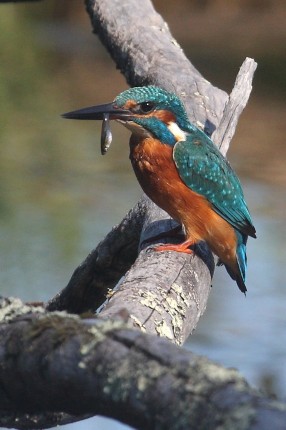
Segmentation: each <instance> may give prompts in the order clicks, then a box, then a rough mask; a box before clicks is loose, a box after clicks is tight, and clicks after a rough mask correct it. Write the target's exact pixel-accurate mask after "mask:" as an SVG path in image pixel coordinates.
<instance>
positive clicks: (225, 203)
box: [62, 85, 256, 294]
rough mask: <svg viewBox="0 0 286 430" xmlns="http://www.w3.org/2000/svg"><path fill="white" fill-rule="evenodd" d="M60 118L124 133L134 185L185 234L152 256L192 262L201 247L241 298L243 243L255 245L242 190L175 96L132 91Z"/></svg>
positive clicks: (244, 259)
mask: <svg viewBox="0 0 286 430" xmlns="http://www.w3.org/2000/svg"><path fill="white" fill-rule="evenodd" d="M62 116H63V117H64V118H67V119H82V120H103V119H104V120H105V121H106V119H110V120H116V121H117V122H119V123H121V124H123V125H124V126H125V127H127V129H129V130H130V131H131V137H130V141H129V146H130V160H131V164H132V167H133V170H134V172H135V175H136V177H137V180H138V182H139V184H140V185H141V187H142V189H143V191H144V192H145V194H146V195H147V196H148V197H149V198H150V199H151V200H152V201H153V202H154V203H155V204H157V205H158V206H159V207H160V208H162V209H163V210H165V211H166V212H167V213H168V214H169V215H170V216H171V217H172V218H173V219H175V220H176V221H178V222H179V223H180V224H181V225H182V226H183V230H184V234H185V240H184V241H183V242H182V243H179V244H164V245H159V246H157V247H156V248H155V251H176V252H183V253H187V254H192V253H193V252H194V251H193V248H194V245H195V244H197V243H199V242H201V241H205V242H206V243H207V245H208V246H209V248H210V249H211V251H212V252H213V253H214V254H215V255H217V256H218V262H219V263H218V264H224V265H225V267H226V270H227V272H228V273H229V275H230V276H231V278H232V279H233V280H234V281H236V283H237V286H238V288H239V289H240V291H242V292H243V293H244V294H245V293H246V291H247V288H246V284H245V278H246V266H247V255H246V243H247V239H248V236H251V237H253V238H256V230H255V228H254V225H253V222H252V219H251V216H250V213H249V210H248V207H247V204H246V201H245V198H244V194H243V190H242V186H241V183H240V181H239V178H238V177H237V175H236V173H235V172H234V170H233V169H232V167H231V165H230V163H229V162H228V160H227V159H226V158H225V157H224V156H223V155H222V154H221V152H220V151H219V149H218V148H217V146H216V145H215V144H214V143H213V142H212V140H211V138H210V137H209V136H208V135H207V134H206V133H204V131H203V130H201V129H200V128H198V127H196V126H195V125H194V124H193V123H192V122H191V121H190V120H189V118H188V116H187V113H186V109H185V107H184V104H183V102H182V101H181V100H180V98H179V97H178V96H177V95H176V94H174V93H170V92H168V91H166V90H164V89H163V88H160V87H158V86H153V85H150V86H142V87H133V88H129V89H127V90H125V91H123V92H121V93H120V94H119V95H118V96H117V97H116V98H115V99H114V101H113V102H111V103H108V104H104V105H98V106H91V107H87V108H83V109H79V110H76V111H72V112H68V113H65V114H63V115H62ZM105 128H106V127H105ZM109 138H110V136H109ZM108 144H110V141H109V143H108Z"/></svg>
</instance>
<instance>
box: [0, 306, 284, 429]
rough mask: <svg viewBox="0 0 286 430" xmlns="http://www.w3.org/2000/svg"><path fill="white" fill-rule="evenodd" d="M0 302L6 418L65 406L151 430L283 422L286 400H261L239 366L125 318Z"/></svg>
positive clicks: (263, 426)
mask: <svg viewBox="0 0 286 430" xmlns="http://www.w3.org/2000/svg"><path fill="white" fill-rule="evenodd" d="M0 305H2V306H1V312H2V314H4V321H6V323H2V325H1V326H0V363H2V365H1V366H0V381H1V384H0V396H1V409H2V411H7V413H8V416H9V411H15V410H17V411H19V412H22V413H27V412H28V413H34V414H35V413H37V412H39V411H41V412H44V413H46V412H50V411H59V410H60V411H64V412H65V413H73V414H100V415H106V416H109V417H112V418H115V419H118V420H120V421H121V422H124V423H126V424H128V425H131V426H134V427H135V428H137V429H144V430H145V429H147V428H148V429H155V428H156V429H158V430H160V429H176V430H185V429H187V428H206V429H214V430H215V429H220V430H223V429H235V428H238V427H237V423H238V422H239V428H240V429H241V430H243V429H248V430H252V429H253V430H254V429H259V430H263V429H265V430H266V429H269V428H270V425H269V423H270V422H271V428H273V429H276V430H279V429H281V430H282V429H284V428H285V420H286V405H283V404H281V403H278V402H276V401H271V400H267V399H265V398H263V397H262V396H261V395H260V394H259V393H258V392H257V391H255V390H253V389H251V388H250V387H249V385H248V384H247V382H246V381H245V380H244V379H243V378H242V377H241V376H240V375H239V374H238V372H237V371H236V370H234V369H224V368H223V367H221V366H219V365H217V364H214V363H212V362H210V361H209V360H207V359H206V358H203V357H199V356H195V355H194V354H192V353H191V352H188V351H186V350H184V349H181V348H178V347H176V346H175V345H172V344H171V343H170V342H168V341H167V340H165V339H160V338H158V337H156V336H150V335H146V334H143V333H141V332H140V331H138V330H133V329H130V328H129V327H128V325H126V323H125V322H123V321H102V320H95V319H89V320H87V319H86V320H85V319H83V320H82V319H80V318H79V317H77V316H67V315H66V314H64V313H62V314H61V313H59V312H57V313H48V314H47V313H45V312H44V310H43V308H38V309H37V310H35V309H34V310H33V314H31V313H29V309H28V307H27V306H26V307H25V311H24V312H25V314H23V315H22V316H18V317H15V315H17V313H18V314H19V309H20V308H19V303H18V302H17V304H16V308H17V310H16V311H15V312H14V313H13V312H12V311H11V309H12V308H13V301H7V300H6V301H5V302H4V303H3V302H2V303H0ZM30 311H31V309H30ZM79 393H80V395H79ZM130 393H132V394H131V395H130ZM2 415H3V412H2ZM0 417H1V416H0ZM6 422H7V420H6ZM41 424H42V425H43V422H41ZM14 425H15V423H14ZM35 426H36V427H37V423H36V424H35Z"/></svg>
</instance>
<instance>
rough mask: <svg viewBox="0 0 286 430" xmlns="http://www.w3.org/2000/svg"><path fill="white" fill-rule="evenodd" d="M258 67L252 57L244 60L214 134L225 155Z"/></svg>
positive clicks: (215, 141) (213, 136)
mask: <svg viewBox="0 0 286 430" xmlns="http://www.w3.org/2000/svg"><path fill="white" fill-rule="evenodd" d="M256 67H257V63H256V62H255V61H254V60H253V59H252V58H246V59H245V60H244V62H243V64H242V66H241V68H240V70H239V73H238V75H237V78H236V80H235V84H234V88H233V90H232V92H231V94H230V96H229V99H228V102H227V104H226V106H225V108H224V111H223V116H222V119H221V121H220V124H219V127H218V128H217V129H216V130H215V131H214V133H213V135H212V140H213V142H214V143H215V144H216V145H217V146H218V147H219V149H220V151H221V152H222V153H223V155H226V153H227V151H228V147H229V144H230V142H231V139H232V138H233V136H234V133H235V129H236V126H237V123H238V119H239V117H240V114H241V113H242V111H243V109H244V108H245V106H246V104H247V102H248V99H249V96H250V93H251V90H252V78H253V74H254V72H255V70H256Z"/></svg>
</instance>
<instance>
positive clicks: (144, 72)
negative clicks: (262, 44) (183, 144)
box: [47, 0, 255, 344]
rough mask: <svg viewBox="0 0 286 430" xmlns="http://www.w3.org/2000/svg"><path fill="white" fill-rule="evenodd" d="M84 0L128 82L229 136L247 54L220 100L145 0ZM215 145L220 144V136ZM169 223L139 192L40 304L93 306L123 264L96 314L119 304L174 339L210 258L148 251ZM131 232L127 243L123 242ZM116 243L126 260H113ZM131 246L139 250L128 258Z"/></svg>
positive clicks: (184, 333)
mask: <svg viewBox="0 0 286 430" xmlns="http://www.w3.org/2000/svg"><path fill="white" fill-rule="evenodd" d="M86 4H87V10H88V12H89V14H90V17H91V21H92V24H93V28H94V31H95V32H97V33H98V35H99V37H100V38H101V40H102V41H103V43H104V44H105V46H106V47H107V49H108V50H109V52H110V53H111V56H112V57H113V58H114V59H115V61H116V64H117V67H119V68H120V69H121V70H122V72H123V73H124V74H125V76H126V78H127V80H128V81H129V82H130V84H132V85H140V84H156V85H160V86H161V87H164V88H165V89H167V90H169V91H173V92H176V93H177V94H178V95H179V96H180V97H181V98H182V99H183V100H184V102H185V105H186V108H187V111H188V114H189V116H190V118H191V120H192V121H193V122H194V123H196V125H198V126H201V127H203V128H204V129H205V131H206V132H208V133H211V131H213V130H214V129H215V128H216V127H217V129H216V135H215V143H216V144H217V145H220V139H221V138H222V137H223V136H224V141H223V142H226V141H227V143H229V141H230V132H229V130H231V131H232V133H234V130H235V127H236V124H237V121H238V117H239V114H240V113H241V111H242V109H243V107H244V106H245V104H246V101H247V99H248V97H249V94H250V88H251V80H252V77H253V73H254V70H255V67H253V66H252V67H250V66H249V64H250V62H251V61H252V64H255V63H254V62H253V60H249V61H248V73H247V74H246V73H245V67H243V69H242V70H241V71H240V74H239V75H238V78H237V80H236V84H235V88H234V90H233V92H232V96H231V98H230V99H228V97H227V95H226V93H224V92H223V91H221V90H219V89H218V88H216V87H213V86H212V85H211V84H210V83H209V82H207V81H206V80H205V79H204V78H203V77H202V76H201V74H200V73H199V72H198V71H197V70H196V69H195V68H194V67H193V66H192V64H191V63H190V62H189V60H188V59H187V58H186V57H185V55H184V53H183V51H182V49H181V48H180V47H179V45H178V43H177V42H176V41H175V40H174V38H173V37H172V35H171V34H170V32H169V30H168V27H167V24H166V23H165V22H164V21H163V20H162V18H161V17H160V16H159V15H158V14H157V13H156V12H155V11H154V9H153V6H152V4H151V2H150V1H149V0H145V1H141V2H140V5H139V4H138V2H137V0H129V1H128V3H122V2H121V1H120V0H102V1H101V0H100V1H99V0H98V1H95V0H90V1H87V2H86ZM134 11H136V12H134ZM138 23H139V24H138ZM143 26H144V28H143ZM147 29H148V31H147ZM178 64H179V65H180V67H179V68H178ZM241 76H243V82H242V78H241ZM234 95H235V97H234ZM237 100H238V102H237ZM242 101H243V103H242ZM238 106H239V108H238ZM221 118H222V121H220V120H221ZM226 130H228V132H226ZM226 136H227V139H226ZM223 150H224V152H226V150H227V145H226V143H224V146H223ZM126 155H127V154H126ZM134 180H135V178H134ZM142 208H144V210H142ZM133 216H134V217H135V218H136V222H135V223H134V226H136V227H134V228H135V231H134V234H133V221H132V217H133ZM138 217H139V219H138ZM122 225H123V226H126V228H124V227H123V228H122ZM175 225H176V224H174V221H171V220H170V217H169V216H168V214H166V213H165V212H164V211H162V210H161V209H159V208H158V207H156V205H154V204H153V203H152V202H151V201H150V200H149V199H148V198H147V197H143V198H142V199H141V201H140V202H139V203H138V205H137V206H136V207H135V208H134V209H133V210H132V211H131V212H130V213H129V214H128V215H127V217H126V218H125V219H124V220H123V221H122V223H120V224H119V226H118V227H117V228H115V229H113V231H112V233H111V235H108V236H107V238H106V240H103V242H101V244H100V245H99V246H98V247H97V248H96V249H95V250H94V251H93V252H92V253H91V254H90V255H89V256H88V257H87V259H86V260H85V261H84V263H83V264H82V265H81V266H79V268H78V269H77V270H76V272H75V274H74V275H73V277H72V279H71V281H70V283H69V284H68V286H67V287H66V288H65V289H64V290H63V292H62V293H60V294H59V295H58V296H57V297H56V298H54V299H52V301H51V302H50V303H49V304H48V307H47V309H49V310H56V309H60V310H61V309H66V310H68V311H69V312H76V313H79V312H84V311H86V310H88V309H90V310H95V309H96V308H97V307H98V306H99V305H100V304H102V303H103V302H104V299H105V297H106V295H107V288H109V289H112V288H113V287H114V285H115V284H116V283H117V282H118V281H119V279H121V277H122V276H123V275H124V271H126V270H127V269H130V270H129V272H128V273H127V274H126V276H125V277H124V278H123V279H121V283H120V285H119V286H117V289H116V291H115V292H114V293H113V294H112V295H110V296H109V301H108V303H107V304H106V305H105V306H104V307H101V308H100V315H101V316H102V317H105V318H106V317H108V318H114V317H116V315H117V314H118V312H120V311H121V310H122V309H125V310H127V312H128V313H129V315H130V319H131V321H132V322H133V325H134V327H137V328H138V327H140V328H141V329H143V330H146V331H147V332H148V333H152V334H159V335H161V336H166V337H168V338H169V339H170V340H172V341H173V342H175V343H177V344H182V343H183V342H184V341H185V340H186V338H187V337H188V336H189V334H190V333H192V332H193V330H194V328H195V327H196V324H197V322H198V320H199V318H200V316H201V315H202V314H203V312H204V310H205V308H206V304H207V299H208V295H209V292H210V285H211V277H212V275H213V272H214V258H213V257H212V255H211V253H210V251H209V250H208V248H207V246H206V245H205V244H201V245H200V246H198V247H197V250H196V253H195V255H194V256H189V255H186V254H178V253H176V252H167V253H155V252H152V247H150V245H152V244H153V245H154V244H157V243H158V242H159V240H160V242H161V241H162V239H156V237H158V236H159V235H160V234H161V233H164V235H165V236H166V239H165V242H177V241H178V240H182V233H180V234H177V235H173V234H172V233H173V228H174V226H175ZM140 228H141V231H139V230H140ZM125 235H126V236H125ZM118 237H120V241H119V246H117V245H116V243H117V240H118V239H117V238H118ZM131 237H132V247H128V243H129V241H130V240H131ZM121 244H123V245H122V246H121ZM147 245H149V246H147ZM126 246H127V248H126ZM123 249H124V263H126V264H121V260H122V255H123V254H122V252H123ZM138 249H139V250H141V252H140V254H139V256H138V258H137V259H136V257H137V254H138ZM127 254H128V255H127ZM135 260H136V261H135ZM118 261H119V262H120V264H119V265H120V270H118V264H117V263H118ZM134 261H135V264H134V265H133V266H132V263H133V262H134ZM131 266H132V267H131ZM106 276H108V280H107V279H106ZM234 288H236V286H235V285H234Z"/></svg>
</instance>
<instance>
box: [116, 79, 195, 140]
mask: <svg viewBox="0 0 286 430" xmlns="http://www.w3.org/2000/svg"><path fill="white" fill-rule="evenodd" d="M131 100H132V101H134V102H135V103H137V104H141V103H147V102H152V103H154V105H155V107H154V110H157V111H159V110H163V111H169V112H171V113H172V114H173V115H174V117H175V119H176V123H177V124H178V126H179V127H180V128H181V129H182V130H183V131H185V132H191V131H193V129H194V126H193V125H192V124H191V123H190V121H189V119H188V116H187V113H186V110H185V107H184V105H183V103H182V102H181V100H180V99H179V98H178V97H177V96H176V94H173V93H169V92H167V91H165V90H163V89H162V88H159V87H155V86H152V85H150V86H148V87H134V88H130V89H128V90H126V91H123V92H122V93H120V94H119V95H118V96H117V97H116V99H115V100H114V102H115V104H116V105H117V106H118V107H120V108H124V107H125V106H126V105H128V103H129V102H130V101H131Z"/></svg>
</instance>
